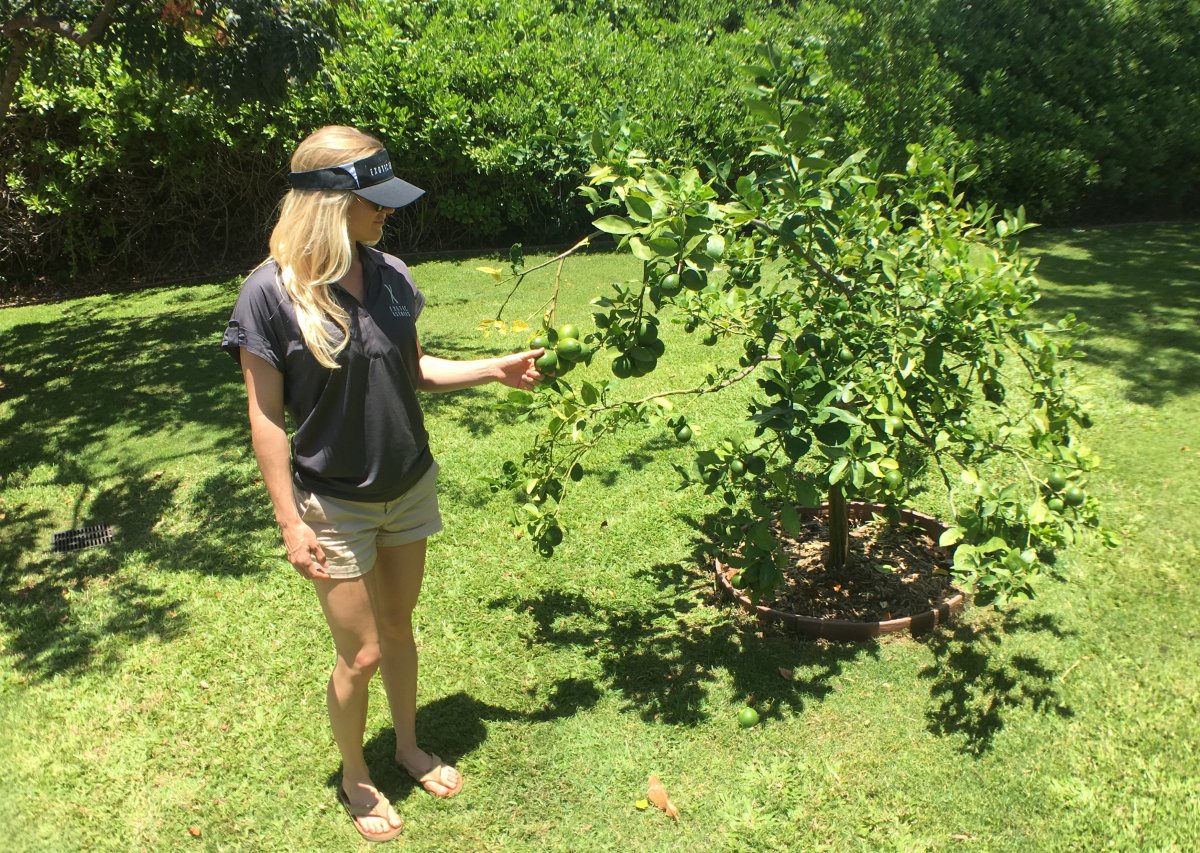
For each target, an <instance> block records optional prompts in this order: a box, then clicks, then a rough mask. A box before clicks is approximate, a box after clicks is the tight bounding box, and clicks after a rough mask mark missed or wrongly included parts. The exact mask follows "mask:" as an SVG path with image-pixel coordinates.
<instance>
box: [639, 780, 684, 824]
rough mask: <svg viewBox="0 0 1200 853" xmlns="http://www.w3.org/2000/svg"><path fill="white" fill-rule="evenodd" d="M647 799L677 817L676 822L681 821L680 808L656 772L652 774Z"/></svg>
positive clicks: (671, 815)
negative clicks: (676, 805)
mask: <svg viewBox="0 0 1200 853" xmlns="http://www.w3.org/2000/svg"><path fill="white" fill-rule="evenodd" d="M646 799H648V800H649V801H650V802H652V803H654V805H655V806H657V807H658V808H660V809H662V810H663V811H664V812H666V813H667V814H668V815H669V816H670V817H673V818H675V821H676V822H678V821H679V809H677V808H675V804H674V803H673V802H671V798H670V797H668V796H667V789H666V788H664V787H663V783H662V782H661V781H659V778H658V775H657V774H655V773H651V774H650V788H649V790H647V791H646Z"/></svg>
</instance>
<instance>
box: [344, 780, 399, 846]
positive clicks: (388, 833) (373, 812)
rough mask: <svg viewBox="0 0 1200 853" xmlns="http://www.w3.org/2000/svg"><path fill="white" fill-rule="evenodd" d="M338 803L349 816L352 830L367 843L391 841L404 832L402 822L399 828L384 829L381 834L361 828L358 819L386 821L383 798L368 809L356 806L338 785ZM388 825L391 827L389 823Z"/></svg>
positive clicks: (385, 806)
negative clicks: (376, 818) (377, 818)
mask: <svg viewBox="0 0 1200 853" xmlns="http://www.w3.org/2000/svg"><path fill="white" fill-rule="evenodd" d="M338 802H340V803H341V804H342V808H344V809H345V810H346V813H347V814H349V815H350V820H351V821H352V822H353V823H354V828H355V829H357V830H358V834H359V835H361V836H362V837H363V838H364V839H366V840H367V841H374V842H382V841H391V840H392V839H393V838H395V837H396V836H397V835H399V834H400V833H401V832H403V831H404V823H403V822H401V824H400V825H399V826H393V827H391V829H386V830H384V831H383V832H368V831H367V830H366V829H364V828H363V825H362V824H361V823H359V822H358V819H359V818H360V817H381V818H383V819H384V820H385V821H386V820H387V819H388V812H387V810H388V801H387V800H385V799H384V798H383V797H380V798H379V799H377V800H376V801H375V804H374V805H372V806H371V807H369V808H368V807H367V806H356V805H354V803H352V802H350V798H349V797H348V796H346V791H345V790H344V789H343V788H342V786H341V785H338ZM388 825H389V826H391V824H390V823H389V824H388Z"/></svg>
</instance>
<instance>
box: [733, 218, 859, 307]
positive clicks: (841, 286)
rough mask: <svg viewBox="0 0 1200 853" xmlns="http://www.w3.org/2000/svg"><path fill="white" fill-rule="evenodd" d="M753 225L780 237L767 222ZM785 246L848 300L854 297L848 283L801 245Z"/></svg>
mask: <svg viewBox="0 0 1200 853" xmlns="http://www.w3.org/2000/svg"><path fill="white" fill-rule="evenodd" d="M752 224H753V225H755V226H757V227H758V228H759V229H760V230H762V231H765V232H766V233H767V234H769V235H771V236H772V237H778V236H779V232H778V231H776V230H775V229H774V228H772V227H771V226H770V225H769V224H767V223H766V222H764V221H763V220H761V219H755V220H754V221H753V223H752ZM784 246H785V248H787V249H790V250H792V251H794V252H795V253H796V254H798V255H799V256H800V257H802V258H804V260H805V262H807V263H808V265H809V266H810V267H812V268H813V269H814V270H816V271H817V274H818V275H820V276H821V278H823V279H825V280H826V281H827V282H829V283H830V284H832V285H833V286H834V287H836V288H837V289H838V290H840V291H841V292H842V295H843V296H845V297H846V298H847V299H850V298H851V297H852V296H853V295H854V293H853V292H852V291H851V290H850V288H849V287H848V286H847V285H846V282H844V281H842V280H841V279H840V278H838V277H837V276H836V275H834V274H833V273H831V272H830V271H829V270H827V269H825V267H823V266H821V264H820V263H819V262H818V261H817V259H816V258H814V257H813V256H812V255H810V254H809V253H808V252H806V251H804V249H802V248H800V245H799V244H797V243H790V244H784Z"/></svg>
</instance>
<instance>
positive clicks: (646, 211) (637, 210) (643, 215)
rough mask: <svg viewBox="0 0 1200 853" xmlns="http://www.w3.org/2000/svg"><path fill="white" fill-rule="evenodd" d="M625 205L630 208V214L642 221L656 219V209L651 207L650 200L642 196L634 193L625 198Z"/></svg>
mask: <svg viewBox="0 0 1200 853" xmlns="http://www.w3.org/2000/svg"><path fill="white" fill-rule="evenodd" d="M625 206H626V207H627V208H629V215H630V216H631V217H633V218H634V219H637V220H640V221H642V222H649V221H651V220H652V219H654V211H653V210H652V209H651V207H650V202H648V201H646V200H645V199H644V198H641V197H640V196H636V195H633V194H632V193H631V194H630V195H628V196H626V198H625Z"/></svg>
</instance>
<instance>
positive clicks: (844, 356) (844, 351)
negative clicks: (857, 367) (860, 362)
mask: <svg viewBox="0 0 1200 853" xmlns="http://www.w3.org/2000/svg"><path fill="white" fill-rule="evenodd" d="M838 361H840V362H841V363H842V364H850V363H852V362H853V361H854V353H853V352H852V351H851V349H850V347H842V348H841V349H840V350H838Z"/></svg>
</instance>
